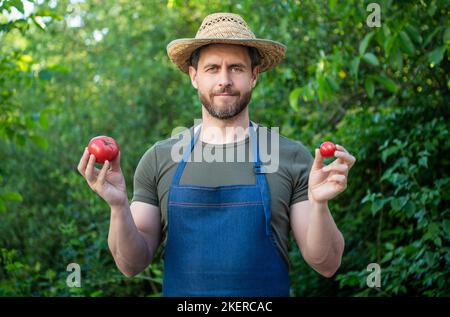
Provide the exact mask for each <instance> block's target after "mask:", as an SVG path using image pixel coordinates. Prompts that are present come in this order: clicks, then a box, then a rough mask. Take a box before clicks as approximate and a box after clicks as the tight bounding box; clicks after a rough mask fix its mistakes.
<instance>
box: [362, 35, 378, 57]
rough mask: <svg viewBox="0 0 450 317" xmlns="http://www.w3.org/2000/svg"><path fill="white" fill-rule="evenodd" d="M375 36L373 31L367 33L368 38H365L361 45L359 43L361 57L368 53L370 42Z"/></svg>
mask: <svg viewBox="0 0 450 317" xmlns="http://www.w3.org/2000/svg"><path fill="white" fill-rule="evenodd" d="M374 34H375V33H374V32H373V31H372V32H369V33H367V34H366V36H364V38H363V40H362V41H361V43H359V55H363V54H364V53H365V52H366V49H367V46H368V45H369V42H370V40H371V39H372V37H373V35H374Z"/></svg>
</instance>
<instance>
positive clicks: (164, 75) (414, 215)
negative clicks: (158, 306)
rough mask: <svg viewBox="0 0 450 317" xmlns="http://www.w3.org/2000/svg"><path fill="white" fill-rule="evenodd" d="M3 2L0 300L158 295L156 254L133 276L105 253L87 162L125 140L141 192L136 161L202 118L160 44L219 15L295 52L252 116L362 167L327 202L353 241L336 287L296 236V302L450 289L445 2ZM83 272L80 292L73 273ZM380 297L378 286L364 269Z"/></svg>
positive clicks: (126, 165)
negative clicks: (373, 12)
mask: <svg viewBox="0 0 450 317" xmlns="http://www.w3.org/2000/svg"><path fill="white" fill-rule="evenodd" d="M31 2H32V3H33V4H34V7H33V8H34V9H33V11H32V12H31V13H30V14H29V15H27V16H25V15H23V16H21V17H19V18H18V19H9V18H8V16H9V15H10V14H11V13H12V12H16V11H18V12H21V13H25V7H24V5H23V3H22V2H21V1H18V0H9V1H8V0H6V1H5V0H4V1H0V43H1V45H0V157H1V158H2V160H1V161H2V164H1V165H0V175H1V176H0V232H1V235H0V250H1V251H0V295H4V296H12V295H19V296H27V295H33V296H158V295H160V291H161V279H162V262H161V257H160V255H158V257H157V259H155V260H154V261H153V264H152V265H151V266H150V267H149V268H148V269H147V270H145V271H144V272H143V273H141V274H139V275H138V276H136V277H134V278H132V279H129V278H126V277H124V276H123V275H121V274H120V272H119V271H118V270H117V268H116V266H115V264H114V261H113V259H112V257H111V255H110V253H109V251H108V246H107V235H108V227H109V210H108V206H107V205H106V204H105V203H104V202H103V201H102V200H101V199H100V198H99V197H98V196H96V195H95V193H93V192H92V191H91V190H90V189H89V188H88V186H87V185H86V184H85V181H84V180H83V179H82V177H81V176H80V175H78V172H77V170H76V166H77V164H78V160H79V159H80V157H81V154H82V152H83V149H84V147H85V146H86V144H87V142H88V141H89V139H90V138H91V137H92V136H94V135H99V134H106V135H111V136H113V137H114V138H116V139H117V140H118V142H119V144H120V145H121V151H122V169H123V171H124V174H125V177H126V181H127V189H128V194H129V197H131V195H132V188H133V187H132V180H133V175H134V170H135V168H136V165H137V162H138V160H139V159H140V157H141V156H142V154H143V153H144V152H145V151H146V149H147V148H148V147H150V146H151V145H152V144H153V143H154V142H156V141H157V140H160V139H163V138H167V137H168V136H170V134H171V132H172V129H173V128H175V127H179V126H190V125H192V124H193V119H194V118H200V116H201V112H200V107H199V102H198V97H197V93H196V91H195V90H194V89H193V88H192V86H191V84H190V80H189V79H188V77H187V76H185V75H183V74H181V73H180V72H178V71H177V70H176V68H175V67H174V66H173V65H172V63H171V62H170V60H169V59H168V57H167V55H166V51H165V48H166V45H167V44H168V43H169V42H170V41H171V40H173V39H175V38H182V37H191V36H193V35H195V32H196V31H197V28H198V26H199V24H200V23H201V21H202V19H203V17H204V16H206V15H207V14H209V13H211V12H217V11H232V12H235V13H238V14H241V15H242V16H243V17H244V18H245V20H246V21H247V22H248V24H249V25H250V26H251V27H252V29H253V31H254V33H255V34H256V35H257V36H259V37H264V38H270V39H275V40H278V41H280V42H282V43H284V44H286V45H287V47H288V50H287V55H286V58H285V60H284V61H283V62H282V63H281V64H280V65H279V66H278V67H277V68H275V69H273V70H271V71H269V72H267V73H263V74H261V76H260V79H259V81H258V85H257V87H256V88H255V90H254V91H253V95H252V103H251V105H250V111H251V116H252V118H253V119H254V120H255V121H257V122H260V123H262V124H264V125H266V126H269V127H270V126H275V127H280V130H281V133H282V134H283V135H285V136H287V137H289V138H292V139H296V140H299V141H301V142H303V143H304V144H305V145H306V146H308V147H309V148H310V150H311V152H312V151H313V149H314V148H316V147H318V145H319V144H320V143H321V142H322V141H323V140H325V139H330V140H332V141H334V142H336V143H338V144H342V145H343V146H344V147H346V148H347V149H348V150H349V151H350V152H351V153H352V154H353V155H354V156H355V157H356V158H357V162H356V165H355V166H354V167H353V169H352V170H351V172H350V177H349V184H348V188H347V190H346V191H345V192H344V193H343V194H342V195H340V196H339V197H338V198H336V199H334V200H333V201H331V202H330V209H331V211H332V213H333V216H334V218H335V221H336V223H337V225H338V227H339V228H340V229H341V231H342V233H343V235H344V237H345V240H346V250H345V253H344V257H343V261H342V266H341V268H340V269H339V271H338V272H337V273H336V275H335V277H333V278H332V279H325V278H323V277H321V276H320V275H319V274H317V273H316V272H315V271H313V270H312V269H311V268H310V267H309V266H307V265H306V264H305V263H304V261H303V260H302V257H301V255H300V253H299V251H298V248H297V247H296V245H295V243H294V241H293V240H292V248H291V250H290V255H291V259H292V264H293V269H292V272H291V281H292V295H293V296H393V295H410V296H448V295H450V294H449V288H448V280H449V275H450V274H449V270H448V267H449V262H450V248H449V237H450V232H449V231H450V217H449V216H450V215H449V213H450V210H449V207H448V206H449V204H448V201H449V192H450V190H449V189H450V188H449V187H450V179H449V176H448V172H447V171H448V170H449V158H448V155H447V153H449V147H450V145H449V141H448V140H449V135H448V134H449V130H450V127H449V125H450V123H449V122H450V121H449V107H448V100H449V95H450V79H449V73H448V69H449V53H448V52H449V48H450V25H449V22H448V12H447V11H448V5H449V2H448V1H437V0H434V1H420V2H405V1H387V0H386V1H379V3H380V6H381V27H379V28H376V27H374V28H370V27H368V26H367V25H366V18H367V16H368V14H369V12H368V11H367V10H366V7H367V4H368V3H369V2H367V1H366V2H359V1H358V2H355V1H325V0H321V1H302V2H300V1H294V0H289V1H268V0H267V1H266V0H264V1H180V0H170V1H151V2H149V1H137V2H136V1H129V0H121V1H99V0H87V1H69V0H61V1H57V2H55V3H53V2H48V1H44V2H43V3H42V2H41V1H39V2H38V1H31ZM69 263H78V264H80V266H81V269H82V272H81V276H82V280H81V283H82V287H81V288H69V287H67V285H66V278H67V276H68V275H69V272H67V271H66V268H67V265H68V264H69ZM370 263H378V264H379V265H380V267H381V278H382V281H381V288H379V289H377V288H375V289H372V288H369V287H367V285H366V278H367V276H368V274H369V273H370V272H368V271H367V266H368V264H370Z"/></svg>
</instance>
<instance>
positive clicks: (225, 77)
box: [219, 68, 233, 87]
mask: <svg viewBox="0 0 450 317" xmlns="http://www.w3.org/2000/svg"><path fill="white" fill-rule="evenodd" d="M232 84H233V82H232V81H231V76H230V74H229V72H228V70H227V69H226V68H223V69H222V70H221V71H220V73H219V86H220V87H228V86H231V85H232Z"/></svg>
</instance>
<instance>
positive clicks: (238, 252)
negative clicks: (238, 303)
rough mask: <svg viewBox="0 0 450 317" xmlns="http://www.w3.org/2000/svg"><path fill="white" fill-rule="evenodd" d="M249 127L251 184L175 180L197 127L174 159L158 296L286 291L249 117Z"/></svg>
mask: <svg viewBox="0 0 450 317" xmlns="http://www.w3.org/2000/svg"><path fill="white" fill-rule="evenodd" d="M249 131H250V142H251V143H250V144H251V146H252V151H253V152H252V153H253V158H254V157H256V160H254V161H255V166H254V168H255V173H256V184H250V185H248V184H246V185H226V186H218V187H206V186H194V185H180V184H179V182H180V179H181V175H182V173H183V170H184V168H185V166H186V161H187V159H188V158H189V155H190V153H191V152H192V150H193V148H194V144H195V142H196V141H197V138H198V135H199V132H200V128H199V129H198V130H197V132H196V133H195V135H194V137H193V138H192V139H191V143H190V150H189V149H188V151H185V153H184V156H183V159H182V161H181V162H180V163H179V164H178V167H177V170H176V172H175V176H174V177H173V180H172V185H171V187H170V192H169V202H168V232H167V243H166V249H165V255H164V274H163V295H164V296H289V277H288V265H287V263H286V261H285V260H284V258H283V257H282V255H281V254H280V252H279V250H278V248H277V247H276V245H275V242H274V239H273V235H272V227H271V224H270V217H271V214H270V194H269V188H268V185H267V180H266V177H265V175H264V171H263V168H262V166H261V161H260V158H259V150H258V142H257V139H256V133H255V131H254V128H253V127H252V123H251V122H250V129H249ZM255 154H256V155H255ZM211 176H213V175H211Z"/></svg>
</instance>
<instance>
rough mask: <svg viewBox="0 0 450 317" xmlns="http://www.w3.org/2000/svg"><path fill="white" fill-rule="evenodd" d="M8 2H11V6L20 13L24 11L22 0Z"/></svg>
mask: <svg viewBox="0 0 450 317" xmlns="http://www.w3.org/2000/svg"><path fill="white" fill-rule="evenodd" d="M9 2H10V3H11V6H13V7H15V8H16V9H17V10H18V11H19V12H20V13H22V14H24V13H25V10H24V7H23V2H22V0H10V1H9Z"/></svg>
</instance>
